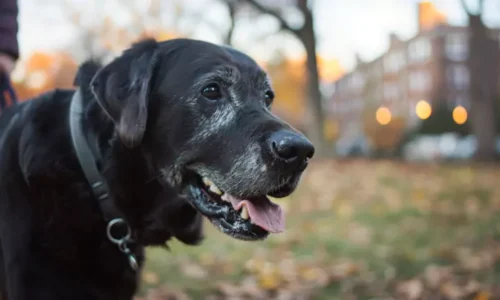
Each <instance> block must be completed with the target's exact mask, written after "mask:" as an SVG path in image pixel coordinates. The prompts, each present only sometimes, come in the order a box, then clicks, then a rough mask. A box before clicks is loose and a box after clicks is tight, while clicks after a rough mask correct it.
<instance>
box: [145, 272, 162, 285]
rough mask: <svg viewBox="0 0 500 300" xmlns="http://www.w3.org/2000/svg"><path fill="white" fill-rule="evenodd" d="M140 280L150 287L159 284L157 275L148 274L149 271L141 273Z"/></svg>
mask: <svg viewBox="0 0 500 300" xmlns="http://www.w3.org/2000/svg"><path fill="white" fill-rule="evenodd" d="M142 280H143V281H144V282H145V283H147V284H151V285H155V284H158V282H160V278H159V276H158V274H156V273H154V272H150V271H144V272H143V273H142Z"/></svg>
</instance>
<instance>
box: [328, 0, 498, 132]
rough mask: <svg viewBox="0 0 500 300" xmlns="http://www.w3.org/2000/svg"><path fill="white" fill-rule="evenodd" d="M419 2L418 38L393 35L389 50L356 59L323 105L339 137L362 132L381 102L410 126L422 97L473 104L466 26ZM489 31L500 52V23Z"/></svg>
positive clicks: (451, 103) (449, 103)
mask: <svg viewBox="0 0 500 300" xmlns="http://www.w3.org/2000/svg"><path fill="white" fill-rule="evenodd" d="M418 5H419V7H418V14H419V15H418V22H419V31H418V33H417V34H416V35H415V36H414V37H412V38H410V39H409V40H400V39H398V37H397V36H395V35H391V36H390V44H389V48H388V50H387V51H386V52H385V53H383V54H382V55H381V56H379V57H377V58H376V59H374V60H373V61H370V62H363V61H361V60H360V59H359V58H358V59H357V65H356V68H355V69H353V70H352V71H351V72H349V73H346V74H345V75H344V76H343V77H341V78H340V79H339V80H337V81H336V82H334V84H333V88H332V96H331V97H330V98H329V99H327V100H326V103H325V107H326V108H327V109H328V113H329V115H330V116H331V117H332V118H333V119H335V120H337V121H338V123H339V126H340V128H339V129H340V133H341V136H358V135H360V134H362V132H363V115H364V114H365V113H368V112H369V113H373V111H374V110H375V109H376V108H377V107H380V106H386V107H388V108H389V109H390V111H391V114H392V116H395V117H397V116H399V117H402V118H404V119H405V120H407V124H408V125H409V126H412V125H413V124H415V122H416V121H417V120H418V118H417V115H416V113H415V106H416V103H417V102H418V101H420V100H425V101H427V102H429V103H431V104H436V103H437V102H445V103H446V104H447V105H448V106H449V107H450V108H451V107H455V106H457V105H462V106H464V107H466V108H468V107H469V105H470V99H469V95H468V86H469V70H468V67H467V65H466V62H467V58H468V28H467V27H460V26H452V25H449V24H447V23H446V19H445V18H444V16H443V14H441V13H440V12H439V11H437V10H436V9H435V8H434V6H433V5H432V4H431V3H430V2H422V3H419V4H418ZM491 34H492V35H493V38H495V40H497V41H498V45H499V52H498V53H499V56H500V28H498V29H497V28H495V29H491ZM373 117H375V116H374V115H373Z"/></svg>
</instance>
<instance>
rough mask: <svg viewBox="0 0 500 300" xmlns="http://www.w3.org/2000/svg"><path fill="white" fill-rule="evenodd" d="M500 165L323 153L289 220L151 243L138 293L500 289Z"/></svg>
mask: <svg viewBox="0 0 500 300" xmlns="http://www.w3.org/2000/svg"><path fill="white" fill-rule="evenodd" d="M499 179H500V168H499V167H498V166H492V165H490V166H486V165H472V164H459V165H457V164H454V165H435V164H425V165H409V164H404V163H399V162H390V161H364V160H354V161H343V162H340V161H316V162H314V163H313V164H312V165H311V167H310V168H309V169H308V171H307V173H306V174H305V175H304V178H303V180H302V182H301V185H300V188H299V189H298V190H297V191H296V193H294V194H293V195H292V196H290V197H288V198H286V199H282V200H280V201H279V202H280V203H281V204H282V206H283V207H284V208H285V209H286V212H287V231H286V232H285V233H283V234H279V235H274V236H271V237H270V238H269V239H268V240H266V241H264V242H242V241H236V240H233V239H231V238H229V237H228V236H225V235H223V234H222V233H220V232H218V231H216V230H215V229H214V228H213V227H212V226H211V225H210V224H207V226H206V239H205V241H204V242H203V244H202V245H201V246H197V247H188V246H184V245H182V244H180V243H178V242H173V243H170V244H169V246H170V248H171V250H170V252H168V251H166V250H164V249H159V248H152V249H149V250H148V261H147V266H146V271H145V272H144V274H143V287H142V292H141V296H140V298H139V297H138V299H148V300H157V299H264V298H273V299H476V300H486V299H500V214H499V211H500V185H498V182H499Z"/></svg>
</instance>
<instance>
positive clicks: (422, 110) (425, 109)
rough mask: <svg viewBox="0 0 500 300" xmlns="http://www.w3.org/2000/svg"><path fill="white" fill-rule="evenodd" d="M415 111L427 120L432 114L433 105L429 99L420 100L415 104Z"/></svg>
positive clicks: (420, 117) (418, 115) (422, 118)
mask: <svg viewBox="0 0 500 300" xmlns="http://www.w3.org/2000/svg"><path fill="white" fill-rule="evenodd" d="M415 112H416V114H417V117H419V119H421V120H426V119H428V118H429V117H430V116H431V114H432V107H431V105H430V104H429V103H428V102H427V101H425V100H420V101H418V103H417V105H416V106H415Z"/></svg>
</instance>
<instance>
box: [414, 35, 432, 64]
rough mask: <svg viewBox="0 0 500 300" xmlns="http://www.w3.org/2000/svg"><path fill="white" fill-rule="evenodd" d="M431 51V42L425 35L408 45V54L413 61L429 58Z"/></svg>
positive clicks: (422, 60)
mask: <svg viewBox="0 0 500 300" xmlns="http://www.w3.org/2000/svg"><path fill="white" fill-rule="evenodd" d="M431 52H432V45H431V42H430V41H429V39H427V38H424V37H421V38H418V39H416V40H414V41H413V42H412V43H410V46H409V47H408V56H409V60H410V61H411V62H424V61H426V60H427V59H429V57H430V56H431Z"/></svg>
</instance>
